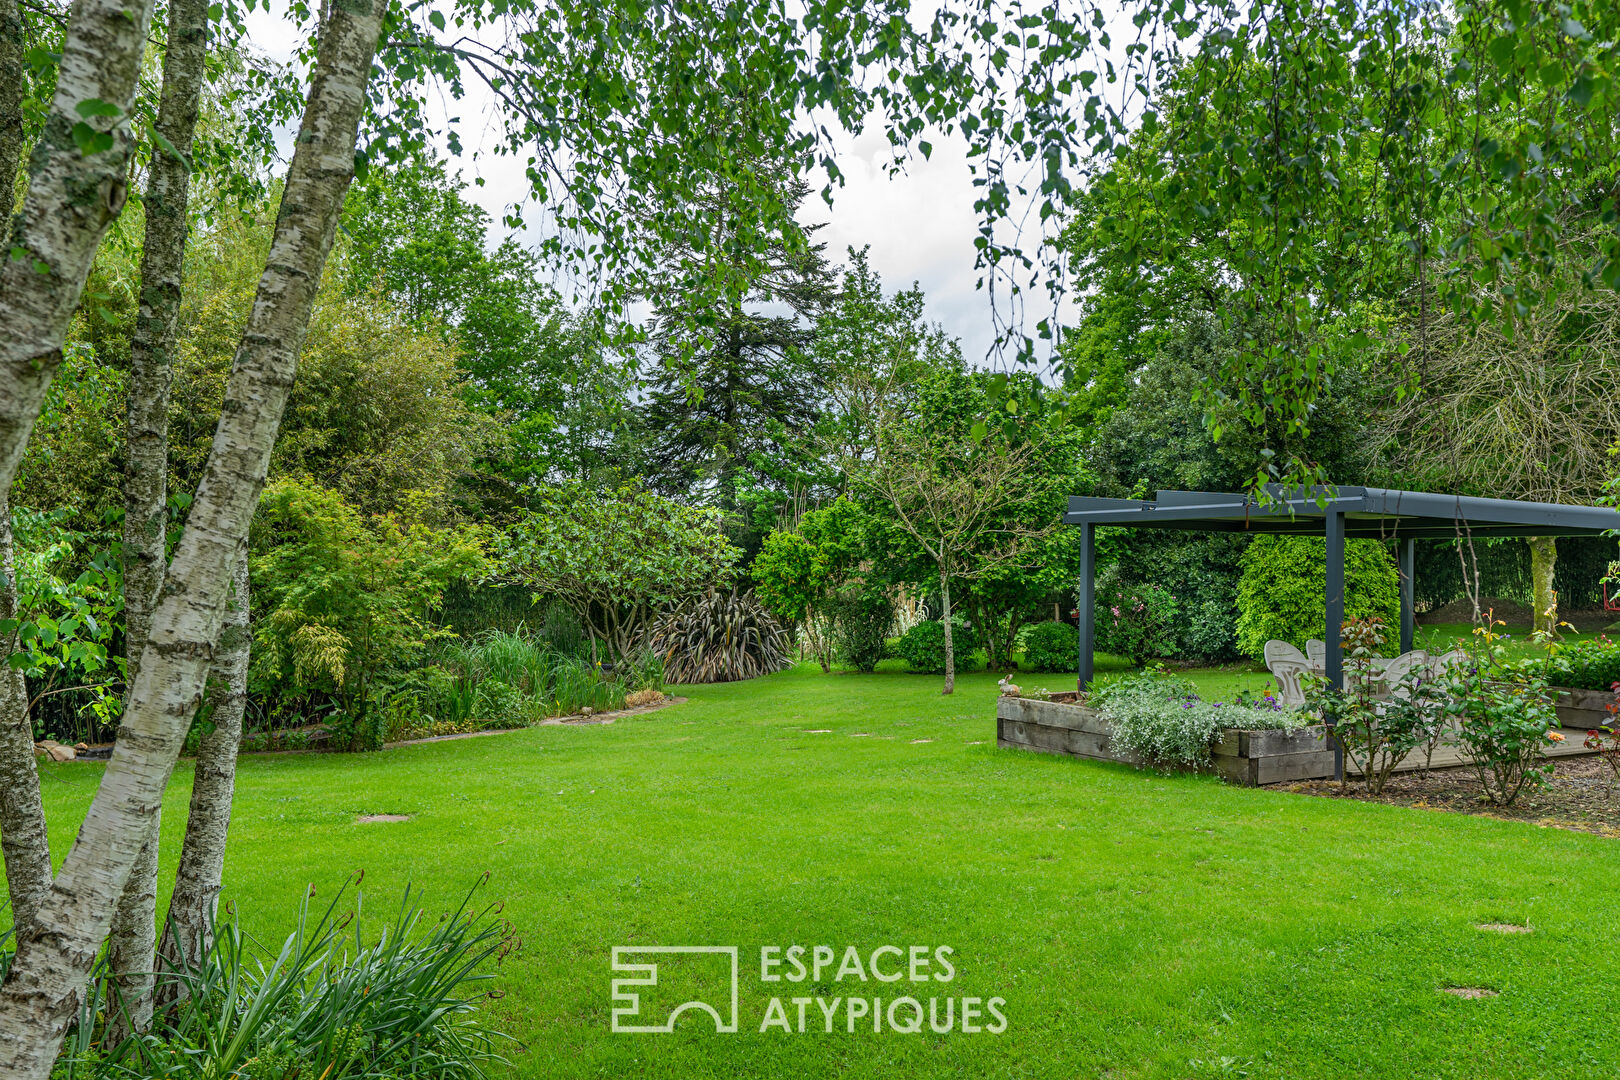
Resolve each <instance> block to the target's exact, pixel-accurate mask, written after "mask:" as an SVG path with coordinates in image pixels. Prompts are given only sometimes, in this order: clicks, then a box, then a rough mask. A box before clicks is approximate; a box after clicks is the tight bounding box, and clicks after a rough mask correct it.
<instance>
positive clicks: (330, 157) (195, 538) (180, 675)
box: [0, 0, 385, 1078]
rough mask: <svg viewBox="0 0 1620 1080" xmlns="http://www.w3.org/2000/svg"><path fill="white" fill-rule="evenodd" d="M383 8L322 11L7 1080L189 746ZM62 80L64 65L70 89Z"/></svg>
mask: <svg viewBox="0 0 1620 1080" xmlns="http://www.w3.org/2000/svg"><path fill="white" fill-rule="evenodd" d="M384 6H385V4H384V2H383V0H376V2H374V3H369V4H368V3H364V2H361V3H352V4H345V5H333V6H331V7H330V8H328V9H327V10H326V11H325V18H324V20H323V22H322V24H321V26H320V29H319V36H318V43H317V47H316V59H315V65H314V69H313V72H312V78H311V81H310V85H309V94H308V104H307V106H306V108H305V111H304V117H303V122H302V124H301V125H300V129H299V135H298V137H297V139H296V140H295V142H294V145H295V147H296V149H295V150H294V152H293V159H292V163H291V165H290V167H289V169H288V173H287V180H286V186H285V188H284V190H283V193H282V199H281V208H280V214H279V216H278V218H277V223H276V231H275V237H274V239H273V241H272V245H271V251H270V256H269V259H268V260H267V263H266V267H265V272H264V276H263V277H262V278H261V280H260V285H259V292H258V296H257V299H256V301H255V304H254V310H253V315H252V317H251V318H250V319H249V322H248V327H247V330H246V332H245V333H244V334H243V336H242V344H241V347H240V348H239V349H238V351H237V357H236V362H235V363H234V364H233V366H232V371H231V379H230V384H229V386H228V388H227V390H226V402H227V404H226V407H225V409H224V411H223V413H222V415H221V417H220V424H219V430H218V432H217V434H216V436H215V442H214V451H213V452H212V453H211V454H210V456H209V462H208V466H207V469H206V471H205V473H204V476H203V480H202V483H201V484H200V485H199V486H198V490H197V497H196V499H195V500H194V501H193V503H192V506H191V511H190V514H189V516H188V517H187V521H186V530H185V534H184V536H183V537H182V538H181V541H180V543H179V545H178V546H177V547H176V549H175V556H174V562H173V564H172V565H171V566H170V568H169V574H168V587H166V588H165V590H164V592H163V595H162V597H161V599H160V600H159V603H158V606H157V609H156V610H155V612H154V614H153V619H152V627H151V631H150V633H149V635H148V638H147V644H146V648H145V650H144V651H143V652H142V654H141V656H140V658H139V664H138V668H137V675H136V678H135V681H134V683H133V684H132V685H131V686H130V688H129V694H128V697H127V700H126V704H125V708H124V718H123V722H122V724H121V725H120V728H119V738H118V742H117V745H116V747H115V749H114V751H113V757H112V760H111V761H110V762H109V764H108V766H107V770H106V772H105V773H104V774H103V777H102V780H101V784H100V785H99V787H98V788H97V790H96V795H95V798H94V800H93V801H92V803H91V805H90V810H89V812H88V814H87V815H86V817H85V821H84V825H83V827H82V828H81V829H80V831H79V835H78V838H77V839H76V841H75V842H74V845H73V847H72V849H71V850H70V851H69V852H68V855H67V858H66V860H64V862H63V864H62V869H61V871H60V872H59V873H58V874H57V876H56V880H55V881H54V882H53V884H52V887H51V892H50V894H49V896H48V897H47V898H46V900H45V902H44V903H43V904H42V905H41V907H40V909H39V910H38V911H37V912H36V913H35V917H34V921H33V924H32V925H31V926H30V927H29V928H28V929H27V930H25V931H24V932H23V933H22V934H21V935H20V936H19V939H18V947H17V953H16V956H15V958H14V959H13V961H12V964H11V968H10V970H9V971H8V972H7V975H6V978H5V981H4V983H3V984H0V1073H3V1074H5V1075H7V1076H13V1077H18V1078H43V1077H45V1076H46V1075H47V1074H48V1073H49V1072H50V1068H51V1065H52V1063H53V1062H54V1061H55V1059H56V1051H57V1048H58V1046H59V1045H60V1040H61V1036H62V1032H63V1031H64V1030H65V1028H66V1026H67V1024H68V1022H69V1021H70V1020H71V1019H72V1017H73V1015H74V1011H75V1008H74V1006H75V1001H76V998H77V995H78V992H79V988H80V987H81V986H82V985H83V980H84V978H85V976H86V975H87V974H88V973H89V971H90V965H91V962H92V961H93V960H94V957H95V955H96V952H97V950H98V949H99V948H100V946H101V942H102V940H103V938H104V937H105V936H106V933H107V929H108V926H109V924H110V922H111V920H112V911H113V906H114V904H115V902H116V901H117V899H118V898H119V896H120V895H121V894H122V892H123V890H124V886H125V884H126V882H127V881H128V880H129V876H130V871H131V869H132V868H133V867H134V865H135V862H136V860H137V859H138V858H139V856H140V852H141V848H142V846H143V845H144V844H145V842H146V840H147V838H148V836H149V829H150V825H151V822H152V820H153V819H154V817H155V815H156V814H157V812H158V808H159V807H160V806H161V804H162V798H163V789H164V787H165V786H166V785H167V783H168V779H169V772H170V770H171V769H172V768H173V766H174V761H175V758H176V757H177V756H178V754H179V751H180V747H181V744H182V743H183V742H184V740H185V736H186V730H187V728H188V726H189V724H190V720H191V714H192V712H193V711H194V709H195V707H196V703H197V699H198V695H199V694H200V693H201V691H202V688H203V683H204V680H205V677H206V675H207V672H208V668H209V661H210V657H211V655H212V653H213V651H214V644H215V641H216V640H217V638H218V636H219V633H220V627H221V624H222V622H223V619H224V613H225V610H226V607H227V603H226V601H227V598H228V596H229V593H230V588H231V576H232V571H233V570H234V568H235V567H236V566H237V565H239V563H240V561H241V558H242V556H243V554H244V552H245V549H246V543H247V530H248V524H249V522H250V520H251V519H252V516H253V508H254V506H255V504H256V503H257V500H258V495H259V490H260V488H261V487H262V486H263V484H264V479H265V473H266V471H267V469H268V467H269V461H270V449H271V445H272V443H273V442H274V440H275V434H276V427H277V425H278V423H279V421H280V419H281V410H282V407H283V406H284V405H285V403H286V399H287V392H288V390H289V388H290V387H291V385H292V381H293V373H294V370H295V367H296V362H297V356H298V349H299V346H300V344H301V343H302V340H303V335H304V330H305V327H306V326H307V325H308V321H309V314H310V309H311V307H312V306H313V304H314V299H315V290H316V287H317V285H318V283H319V281H320V276H321V269H322V267H323V265H324V264H325V261H326V256H327V254H328V252H329V251H330V250H331V246H332V240H333V236H334V234H335V233H336V230H337V221H338V215H339V212H340V210H341V208H342V204H343V194H344V192H345V190H346V189H347V188H348V184H349V180H350V178H351V177H352V175H353V170H354V145H355V138H356V134H357V132H358V129H359V125H360V120H361V115H362V113H363V111H364V109H365V104H366V86H367V83H368V81H369V79H370V75H371V64H372V57H373V55H374V53H375V51H376V47H377V40H378V36H379V34H380V32H381V29H382V23H383V8H384ZM76 21H77V20H76ZM125 25H126V26H127V25H128V21H127V20H126V21H125ZM136 29H137V31H139V33H138V34H137V37H136V38H135V42H134V45H133V46H132V47H131V51H132V52H133V53H135V54H136V59H138V55H139V52H140V44H141V36H142V35H143V33H144V25H142V26H139V27H137V28H136ZM72 33H73V32H72V31H71V30H70V37H71V36H72ZM109 44H113V43H109ZM68 67H69V65H68V63H67V59H66V57H64V61H63V71H64V75H65V74H66V72H67V70H68ZM30 194H32V192H31V193H30ZM5 479H6V480H7V481H9V479H10V477H9V476H7V477H6V478H5Z"/></svg>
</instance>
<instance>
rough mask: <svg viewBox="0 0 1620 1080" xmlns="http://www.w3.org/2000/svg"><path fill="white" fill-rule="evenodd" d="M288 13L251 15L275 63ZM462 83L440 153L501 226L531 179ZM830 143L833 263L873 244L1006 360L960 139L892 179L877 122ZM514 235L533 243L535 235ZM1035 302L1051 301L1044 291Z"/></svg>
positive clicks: (892, 279) (950, 318) (816, 203)
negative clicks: (452, 132)
mask: <svg viewBox="0 0 1620 1080" xmlns="http://www.w3.org/2000/svg"><path fill="white" fill-rule="evenodd" d="M285 10H286V8H285V2H284V0H283V2H281V3H278V4H277V5H276V7H275V9H274V10H273V11H271V12H268V13H267V12H266V11H265V10H264V9H263V8H262V7H261V8H260V10H258V11H256V12H252V13H250V14H249V16H248V25H249V37H250V41H251V43H252V45H253V46H255V47H256V48H258V49H259V50H261V51H263V52H264V53H266V54H267V55H268V56H270V57H271V58H273V59H275V60H278V61H285V60H286V59H288V58H289V57H290V56H291V54H292V52H293V50H294V48H295V47H296V46H297V45H298V44H300V42H301V40H302V34H301V31H300V30H299V29H298V28H297V27H295V26H294V25H293V24H292V23H291V22H290V21H287V20H286V19H285V18H284V14H285ZM467 89H468V98H467V99H466V100H464V101H463V102H460V103H455V105H454V108H453V113H454V114H455V115H458V116H460V117H461V118H462V124H461V125H460V129H461V139H462V143H463V146H464V152H463V154H462V155H461V156H460V157H459V158H458V157H457V156H456V155H450V154H448V153H444V156H445V157H446V159H447V160H448V161H449V162H450V163H451V165H452V167H453V168H458V169H460V171H461V172H462V174H463V176H464V177H465V178H466V179H467V180H468V181H469V182H470V181H472V180H473V179H474V178H475V177H481V178H482V179H483V181H484V183H483V185H482V186H473V187H470V188H469V189H468V192H467V195H468V197H469V198H471V199H472V200H474V201H476V202H477V203H479V204H480V205H481V206H482V207H483V208H484V209H485V210H487V211H488V212H489V214H490V215H491V217H492V219H493V220H494V221H495V222H497V223H499V222H500V221H501V217H502V214H503V213H504V211H505V210H506V208H507V207H508V206H510V205H511V204H512V203H513V202H515V201H519V200H521V199H522V198H523V197H524V196H525V195H526V194H527V189H528V184H527V182H526V181H525V179H524V178H523V173H522V167H521V164H520V163H519V162H517V161H515V160H514V159H511V158H501V157H496V156H494V155H492V154H488V153H485V154H483V155H481V156H479V157H478V158H477V160H474V158H473V154H474V152H475V151H477V150H479V149H480V148H481V146H486V143H485V140H484V139H483V138H482V137H481V132H483V131H487V132H488V133H489V134H488V144H487V145H493V142H494V140H495V139H496V138H497V137H498V136H497V126H498V120H497V118H495V117H494V116H493V115H492V114H491V109H492V108H493V104H492V102H491V101H490V100H489V97H488V94H487V91H486V90H485V89H484V87H482V86H481V85H479V84H476V83H475V82H471V81H470V82H469V83H468V84H467ZM440 115H441V116H442V115H448V114H445V113H442V112H441V114H440ZM834 139H835V141H834V146H835V150H836V153H837V158H838V161H839V168H840V169H841V170H842V171H843V173H844V177H845V179H844V185H843V187H841V188H836V189H835V190H834V196H833V199H834V201H833V206H832V207H830V208H829V207H828V206H827V205H826V203H825V202H823V201H822V200H821V198H820V195H819V189H820V184H819V183H818V184H817V194H813V195H812V196H811V197H810V198H809V199H807V200H806V202H805V204H804V207H803V208H802V210H801V212H800V215H799V217H800V220H801V221H802V222H803V223H805V224H821V225H823V226H824V227H823V228H822V229H821V230H820V231H819V233H818V234H817V236H818V239H821V240H823V241H825V242H826V244H827V251H828V254H829V257H831V258H832V259H833V260H834V261H835V262H839V263H842V262H845V261H846V249H848V248H849V247H852V246H853V247H856V248H859V247H863V246H870V260H871V265H872V267H873V269H875V270H876V271H877V272H878V273H879V274H880V275H881V276H882V279H883V283H884V287H885V289H886V291H889V292H893V291H895V290H899V289H904V288H907V287H909V286H910V285H911V284H912V282H916V283H918V284H919V285H920V286H921V287H922V289H923V292H924V294H925V295H926V296H927V300H928V318H929V320H930V321H932V322H937V323H938V324H940V325H941V326H942V327H943V328H944V329H945V331H946V332H947V333H949V334H951V335H953V336H955V337H957V338H959V339H961V342H962V350H963V355H964V356H965V357H966V358H967V359H968V360H969V361H970V362H972V363H975V364H982V365H985V366H1004V365H1003V362H1002V361H1000V360H998V359H996V358H995V357H993V356H991V355H990V353H991V350H992V348H993V346H994V343H995V326H994V322H993V319H992V312H991V301H990V296H989V295H988V294H987V293H986V292H985V291H983V290H981V289H979V288H977V287H976V283H977V281H978V279H979V276H980V274H979V271H978V270H977V269H976V268H975V266H974V257H975V248H974V239H975V237H977V236H978V232H979V225H978V216H977V215H976V214H975V212H974V209H973V201H974V194H975V189H974V187H973V178H972V175H971V173H970V172H969V168H968V161H967V143H966V141H965V140H964V139H962V138H961V137H960V136H957V135H945V134H942V133H938V132H935V133H932V134H931V135H930V136H929V140H930V142H931V143H932V144H933V152H932V154H931V156H930V157H929V158H927V159H924V158H922V157H920V156H915V155H914V156H913V158H912V160H910V161H909V163H908V165H907V168H906V170H905V171H904V172H903V173H901V174H899V175H896V176H890V175H889V173H888V170H887V165H888V162H889V161H890V159H891V151H890V148H889V145H888V141H887V138H886V137H885V135H884V133H883V130H882V127H881V125H877V124H874V125H871V126H870V127H869V128H868V130H867V131H866V132H865V133H863V134H862V135H860V136H851V135H849V134H847V133H843V132H838V133H836V134H835V136H834ZM441 152H443V148H442V147H441ZM494 239H495V240H496V241H497V242H498V241H499V240H501V239H504V237H503V236H496V237H494ZM520 239H526V240H528V241H529V242H534V241H536V240H538V236H529V237H526V238H524V237H520ZM565 291H566V290H565ZM1004 302H1005V299H1004V298H1003V303H1004ZM1033 303H1034V302H1032V304H1033ZM1038 303H1039V304H1041V305H1044V304H1046V303H1047V301H1046V299H1045V294H1044V292H1042V293H1041V298H1040V300H1039V301H1038ZM1045 314H1046V310H1045V309H1044V308H1042V309H1040V310H1036V309H1035V307H1034V306H1032V309H1031V313H1030V315H1029V316H1028V319H1029V322H1030V323H1031V324H1033V322H1034V321H1036V320H1038V319H1039V318H1041V317H1042V316H1043V315H1045Z"/></svg>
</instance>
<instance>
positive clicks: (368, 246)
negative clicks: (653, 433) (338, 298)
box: [341, 162, 634, 503]
mask: <svg viewBox="0 0 1620 1080" xmlns="http://www.w3.org/2000/svg"><path fill="white" fill-rule="evenodd" d="M466 193H467V186H466V184H465V182H464V181H463V180H462V179H461V178H460V176H456V175H451V174H450V173H449V172H448V171H447V169H446V168H445V166H444V165H442V164H440V163H437V162H428V163H411V164H408V165H403V166H401V167H399V168H394V169H377V170H372V171H371V172H370V174H369V175H368V176H367V177H366V178H365V180H364V181H363V182H362V183H358V184H356V185H355V186H354V187H353V188H352V189H351V190H350V193H349V197H348V202H347V204H346V205H345V207H344V227H345V230H346V232H347V235H348V236H349V237H350V238H351V243H350V244H349V246H348V247H347V249H346V250H345V251H343V252H341V255H342V269H341V273H342V275H343V278H344V283H343V287H344V289H345V291H346V292H347V293H348V294H349V295H350V296H353V297H363V296H366V295H368V294H370V293H371V292H373V291H374V290H380V291H381V293H382V294H383V295H384V296H386V297H387V298H388V299H389V300H390V301H391V302H393V303H395V304H397V305H398V306H399V307H400V308H401V310H402V311H403V312H404V313H405V314H406V315H407V317H408V318H409V319H410V320H412V322H413V324H414V325H415V326H417V327H418V328H419V329H422V330H425V331H431V332H433V333H436V334H439V335H442V336H443V338H444V340H445V341H446V342H448V343H449V344H450V345H452V346H453V347H454V349H455V351H456V353H457V354H458V355H457V365H458V366H459V367H460V369H461V371H462V372H464V373H465V375H466V380H465V382H464V383H463V384H462V385H461V388H460V390H461V398H462V399H463V400H465V401H466V403H467V404H468V405H470V406H471V407H472V408H473V409H475V410H477V411H478V412H479V413H482V414H484V415H486V416H489V417H492V418H494V419H495V420H496V421H498V422H499V424H500V426H501V428H502V430H503V433H504V436H505V438H504V440H503V444H504V445H501V446H491V447H487V448H486V458H485V460H484V461H483V462H482V467H483V468H484V469H485V470H487V471H488V473H489V474H490V479H492V480H495V481H497V482H498V483H499V485H501V486H502V487H504V488H505V489H506V490H505V491H501V490H485V491H484V492H483V494H484V495H485V497H487V498H489V499H491V500H494V501H497V502H500V503H506V502H509V501H511V500H512V499H514V498H516V499H519V500H521V498H522V496H523V495H524V493H526V491H527V490H528V488H530V487H531V486H532V485H533V484H535V483H537V482H542V481H545V480H554V479H563V478H567V479H576V480H593V479H597V478H599V477H607V478H612V477H614V475H615V473H616V472H617V470H618V469H619V468H622V466H623V464H624V463H623V462H615V461H614V460H613V458H614V457H615V456H616V455H615V454H614V451H615V449H618V450H622V449H623V447H621V446H619V445H618V440H619V435H620V429H622V428H623V427H624V426H625V424H626V417H625V415H624V410H625V407H626V405H627V404H628V400H629V390H630V384H631V381H632V377H633V374H634V373H633V371H632V370H630V369H629V368H628V366H627V365H625V364H623V363H619V362H615V361H614V360H613V359H612V357H611V354H609V353H608V351H607V350H606V349H605V348H604V347H603V344H602V340H601V339H602V334H601V332H600V329H599V328H598V327H596V326H595V325H594V322H593V320H592V319H590V318H582V317H580V316H579V315H576V314H575V313H574V312H572V311H570V310H569V309H568V307H567V306H566V305H565V304H564V302H563V300H562V297H561V296H559V295H558V293H557V291H556V290H555V289H554V288H552V287H551V286H550V285H549V284H547V283H546V280H545V279H546V272H545V269H544V267H542V266H541V265H540V260H539V259H538V257H537V256H536V255H535V254H534V253H532V252H530V251H528V250H526V249H524V248H522V247H520V246H519V245H518V244H517V243H515V242H514V241H511V240H508V241H506V242H504V243H502V244H500V245H498V246H496V247H495V248H494V250H490V248H491V244H490V242H489V237H488V233H489V230H490V220H489V215H488V214H487V213H486V212H485V211H484V210H483V209H481V208H480V207H479V206H477V205H476V204H475V203H473V202H471V201H470V200H469V199H468V198H467V197H466Z"/></svg>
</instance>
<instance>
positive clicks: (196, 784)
mask: <svg viewBox="0 0 1620 1080" xmlns="http://www.w3.org/2000/svg"><path fill="white" fill-rule="evenodd" d="M233 577H234V579H235V593H234V595H233V596H232V598H231V607H230V611H228V612H227V613H226V615H225V625H224V627H223V628H222V629H221V630H220V634H219V646H218V648H216V649H215V651H214V670H213V673H212V675H213V678H212V679H211V681H210V685H209V688H208V694H209V703H210V704H211V705H212V707H213V711H212V712H211V713H210V717H209V718H210V720H212V722H213V729H212V730H211V731H209V732H208V733H207V734H206V735H204V736H203V738H202V742H201V744H200V745H199V746H198V747H197V768H196V771H195V773H194V774H193V779H192V782H191V810H190V814H189V816H188V817H187V818H186V840H185V844H184V845H183V846H182V847H181V849H180V868H179V870H178V871H177V872H176V873H175V876H174V894H173V895H172V896H171V897H170V898H169V917H168V919H166V920H165V921H164V924H163V938H162V940H161V941H159V942H158V947H157V955H158V964H159V965H160V968H161V970H162V971H163V972H179V973H184V972H186V971H188V970H190V969H191V968H193V967H195V966H196V965H197V964H198V963H199V962H200V961H201V959H202V957H203V955H204V954H205V953H207V952H208V949H209V947H210V946H211V945H212V944H213V929H214V912H215V910H216V907H217V905H218V901H219V888H220V882H221V880H222V879H223V877H224V873H225V839H226V836H227V834H228V833H229V831H230V827H231V796H232V794H233V792H234V791H235V789H236V752H237V749H238V748H239V747H240V746H241V743H242V714H243V711H244V709H245V708H246V706H247V679H248V650H249V647H250V645H251V643H252V640H253V635H252V633H251V632H250V629H249V625H248V568H247V559H246V557H243V558H242V559H240V560H239V561H238V562H237V565H236V570H235V571H234V573H233ZM185 992H186V987H185V983H184V981H183V980H181V979H165V980H163V981H161V982H160V983H159V985H158V987H157V993H156V998H157V1007H158V1008H167V1007H168V1006H169V1005H170V1004H171V1003H173V1002H174V1001H176V1000H178V999H180V998H182V997H184V996H185Z"/></svg>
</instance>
